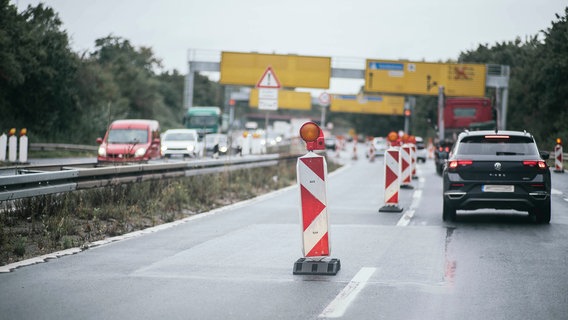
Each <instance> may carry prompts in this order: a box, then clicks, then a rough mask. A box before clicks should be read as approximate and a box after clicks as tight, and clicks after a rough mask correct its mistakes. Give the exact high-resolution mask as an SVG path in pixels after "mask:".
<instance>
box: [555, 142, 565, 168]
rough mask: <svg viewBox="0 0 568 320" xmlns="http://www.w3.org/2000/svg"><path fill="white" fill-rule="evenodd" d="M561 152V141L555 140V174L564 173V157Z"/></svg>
mask: <svg viewBox="0 0 568 320" xmlns="http://www.w3.org/2000/svg"><path fill="white" fill-rule="evenodd" d="M562 152H563V151H562V140H561V139H560V138H557V139H556V146H554V172H556V173H563V172H564V159H563V157H564V155H563V154H562Z"/></svg>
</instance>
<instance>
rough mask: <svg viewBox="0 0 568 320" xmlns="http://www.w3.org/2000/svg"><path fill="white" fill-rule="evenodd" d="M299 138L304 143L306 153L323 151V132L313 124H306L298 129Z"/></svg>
mask: <svg viewBox="0 0 568 320" xmlns="http://www.w3.org/2000/svg"><path fill="white" fill-rule="evenodd" d="M300 137H302V139H303V140H304V141H305V142H306V149H308V151H314V150H325V141H324V137H323V130H321V128H320V127H319V126H318V125H317V124H315V123H314V122H311V121H310V122H306V123H304V124H303V125H302V127H301V128H300Z"/></svg>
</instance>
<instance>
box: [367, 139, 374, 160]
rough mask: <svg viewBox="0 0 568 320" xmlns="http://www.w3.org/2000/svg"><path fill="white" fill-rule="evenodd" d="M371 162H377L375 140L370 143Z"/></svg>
mask: <svg viewBox="0 0 568 320" xmlns="http://www.w3.org/2000/svg"><path fill="white" fill-rule="evenodd" d="M368 143H369V161H370V162H375V144H374V143H373V139H372V138H371V139H370V140H369V141H368Z"/></svg>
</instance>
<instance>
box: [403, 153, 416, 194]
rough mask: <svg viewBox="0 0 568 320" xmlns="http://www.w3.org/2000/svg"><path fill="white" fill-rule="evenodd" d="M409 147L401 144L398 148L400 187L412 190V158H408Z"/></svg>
mask: <svg viewBox="0 0 568 320" xmlns="http://www.w3.org/2000/svg"><path fill="white" fill-rule="evenodd" d="M410 150H411V148H410V145H409V144H406V143H405V144H403V145H402V147H401V148H400V170H401V182H400V187H401V188H403V189H414V187H413V186H412V184H411V183H412V157H411V156H410Z"/></svg>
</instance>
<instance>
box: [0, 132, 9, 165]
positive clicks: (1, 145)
mask: <svg viewBox="0 0 568 320" xmlns="http://www.w3.org/2000/svg"><path fill="white" fill-rule="evenodd" d="M7 146H8V136H7V135H6V134H5V133H2V135H0V161H6V147H7Z"/></svg>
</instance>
